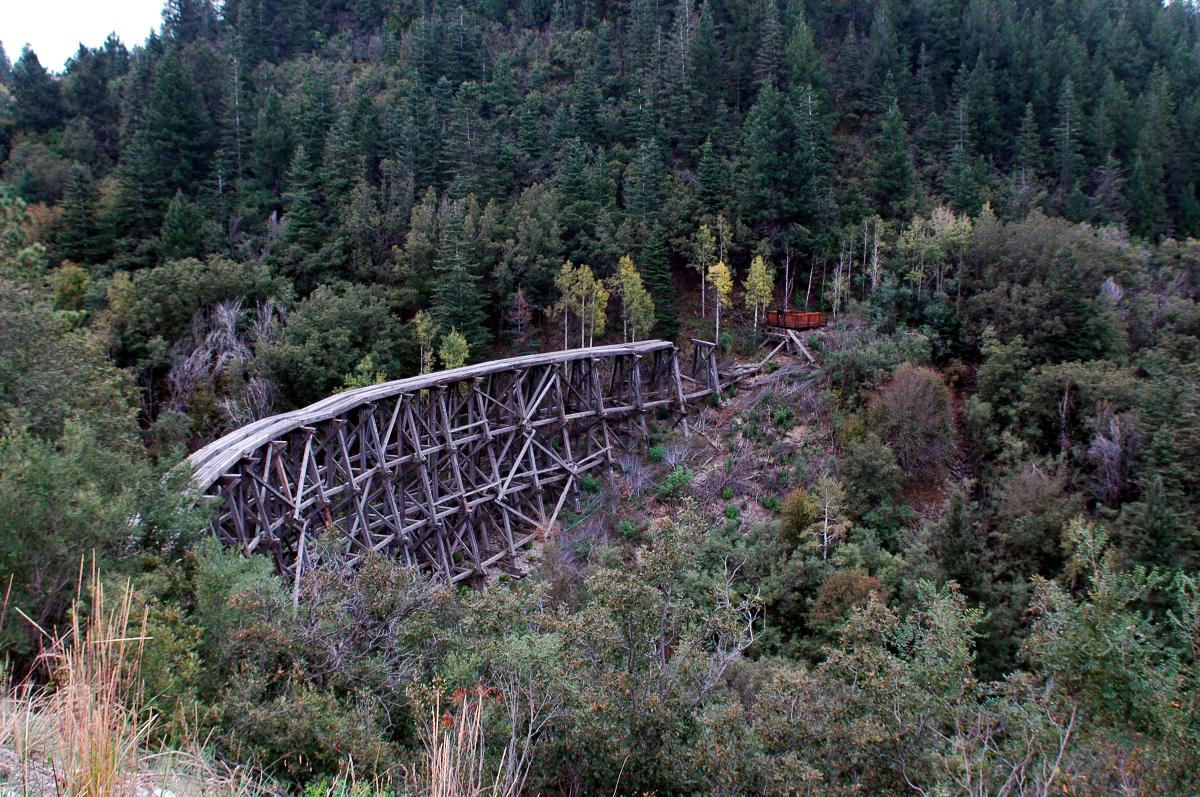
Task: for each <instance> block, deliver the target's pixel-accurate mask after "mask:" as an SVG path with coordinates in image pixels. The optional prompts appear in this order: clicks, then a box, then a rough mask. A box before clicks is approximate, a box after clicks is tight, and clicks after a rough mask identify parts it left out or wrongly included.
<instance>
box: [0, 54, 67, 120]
mask: <svg viewBox="0 0 1200 797" xmlns="http://www.w3.org/2000/svg"><path fill="white" fill-rule="evenodd" d="M12 86H13V98H14V99H15V100H16V107H15V109H14V113H13V116H14V118H15V120H16V123H17V127H18V128H20V129H22V130H28V131H30V132H33V133H45V132H47V131H49V130H53V129H54V128H56V127H59V126H60V125H62V123H63V119H64V117H65V116H66V110H65V108H64V107H63V98H62V88H61V87H60V86H59V83H58V81H56V80H55V79H54V78H52V77H50V73H49V72H47V71H46V68H45V67H44V66H42V63H41V61H39V60H38V57H37V53H35V52H34V51H33V49H32V48H31V47H29V46H28V45H26V46H25V48H24V49H22V50H21V57H20V58H18V59H17V63H16V66H14V67H13V70H12Z"/></svg>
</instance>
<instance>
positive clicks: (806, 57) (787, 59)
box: [783, 12, 827, 93]
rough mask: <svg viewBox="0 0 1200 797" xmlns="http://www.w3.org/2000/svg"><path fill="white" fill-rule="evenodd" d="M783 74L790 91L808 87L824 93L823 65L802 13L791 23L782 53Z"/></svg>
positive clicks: (824, 77) (824, 76) (824, 75)
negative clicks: (790, 29) (789, 32)
mask: <svg viewBox="0 0 1200 797" xmlns="http://www.w3.org/2000/svg"><path fill="white" fill-rule="evenodd" d="M783 72H784V75H785V76H786V77H787V81H788V85H789V87H790V88H792V89H798V88H801V87H803V86H809V87H811V88H812V89H813V90H814V91H816V92H818V93H823V92H824V88H825V81H826V78H827V76H826V74H825V65H824V64H823V63H822V62H821V55H820V53H818V52H817V46H816V44H815V43H814V42H813V34H812V28H810V27H809V26H808V21H807V20H805V18H804V14H803V12H801V13H799V14H797V15H796V19H795V21H794V22H793V23H792V32H791V34H790V35H789V36H788V41H787V47H785V48H784V51H783Z"/></svg>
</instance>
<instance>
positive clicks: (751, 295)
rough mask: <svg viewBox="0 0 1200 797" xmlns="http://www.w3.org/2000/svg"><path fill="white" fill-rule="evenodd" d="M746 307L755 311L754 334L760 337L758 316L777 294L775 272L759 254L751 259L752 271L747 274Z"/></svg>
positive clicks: (745, 284)
mask: <svg viewBox="0 0 1200 797" xmlns="http://www.w3.org/2000/svg"><path fill="white" fill-rule="evenodd" d="M743 284H744V286H745V288H746V307H749V308H751V309H753V311H754V336H755V338H757V337H758V317H759V314H760V313H761V312H764V311H765V310H766V307H767V304H768V303H770V301H771V297H773V296H774V295H775V272H774V271H773V270H772V269H771V268H770V267H769V266H767V261H765V260H763V257H762V255H758V256H756V257H755V258H754V260H752V261H750V273H749V274H748V275H746V282H745V283H743Z"/></svg>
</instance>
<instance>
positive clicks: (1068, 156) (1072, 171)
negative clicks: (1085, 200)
mask: <svg viewBox="0 0 1200 797" xmlns="http://www.w3.org/2000/svg"><path fill="white" fill-rule="evenodd" d="M1056 115H1057V121H1056V123H1055V125H1054V172H1055V178H1056V179H1057V180H1058V194H1059V201H1060V203H1062V204H1063V205H1064V206H1065V203H1066V202H1067V200H1068V198H1069V197H1070V196H1071V194H1072V193H1073V192H1074V191H1075V190H1076V189H1077V188H1078V180H1079V177H1080V174H1081V172H1082V171H1083V167H1084V162H1083V155H1082V153H1081V152H1080V143H1079V142H1080V135H1081V134H1082V131H1083V117H1082V115H1081V114H1080V112H1079V104H1078V102H1077V101H1076V99H1075V86H1074V83H1072V81H1071V78H1069V77H1068V78H1064V79H1063V83H1062V89H1061V90H1060V91H1059V94H1058V105H1057V109H1056Z"/></svg>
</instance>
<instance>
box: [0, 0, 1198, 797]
mask: <svg viewBox="0 0 1200 797" xmlns="http://www.w3.org/2000/svg"><path fill="white" fill-rule="evenodd" d="M67 23H68V21H67V20H64V24H67ZM91 44H95V43H91ZM10 46H11V43H10ZM12 58H15V60H11V59H12ZM1197 131H1200V10H1198V9H1197V7H1196V5H1195V4H1194V3H1190V2H1180V1H1178V0H1173V1H1172V2H1166V3H1163V2H1159V1H1158V0H1103V1H1101V0H1056V1H1055V2H1049V1H1048V0H1022V2H1014V0H918V2H912V3H906V2H898V1H897V0H866V1H865V2H856V3H850V2H842V1H841V0H784V2H780V1H779V0H703V2H699V3H697V2H694V1H693V0H678V1H677V2H676V0H664V1H663V2H659V0H628V2H620V3H617V2H608V0H589V1H588V2H583V0H556V1H555V2H549V1H548V0H520V2H511V3H504V2H498V0H476V1H475V2H467V3H449V2H442V1H441V0H430V1H429V2H422V3H413V2H409V0H399V1H397V2H384V1H383V0H225V1H224V2H223V3H216V2H213V0H167V3H166V6H165V8H164V10H163V17H162V26H161V29H160V31H159V32H157V33H156V34H154V35H152V36H150V37H149V38H148V39H147V40H145V41H143V42H121V41H119V40H117V39H116V38H115V37H110V38H109V39H108V40H107V41H105V42H103V43H100V44H99V46H95V47H92V46H85V45H81V46H80V48H79V50H78V52H77V53H76V55H75V56H74V57H72V58H71V59H70V60H69V61H68V62H67V64H66V65H65V68H64V69H63V70H62V71H61V72H55V71H51V70H48V69H47V68H46V67H45V66H44V65H43V64H42V63H40V62H39V60H38V56H37V54H36V53H35V52H34V51H33V50H32V49H29V48H28V47H26V48H24V49H22V50H21V51H20V52H12V53H10V54H7V55H6V54H5V52H4V50H3V48H2V47H0V579H2V581H3V585H4V587H3V588H4V598H3V601H2V602H0V649H2V651H3V662H2V674H3V676H4V677H5V679H6V681H7V687H8V697H7V698H6V699H5V700H3V701H0V791H5V790H8V791H12V792H14V793H19V794H39V793H54V794H87V795H97V797H99V796H100V795H105V796H107V795H124V794H131V793H139V794H140V793H145V794H151V793H153V790H154V789H155V788H158V787H160V786H161V787H162V788H164V789H166V788H169V789H170V791H171V793H173V794H178V795H181V796H182V795H184V794H193V793H194V794H214V793H216V794H226V793H228V794H257V793H261V794H264V795H267V794H273V795H277V794H297V795H305V796H306V797H319V796H321V795H339V796H340V797H349V796H350V795H355V797H371V796H375V797H381V796H382V795H434V794H439V795H464V796H466V795H470V797H482V795H507V796H508V797H519V796H520V795H594V794H613V795H631V796H632V795H647V794H654V795H660V796H662V797H665V796H666V795H692V794H712V795H795V794H805V795H847V796H848V795H859V794H872V795H873V794H938V795H954V794H963V795H1048V794H1051V793H1054V794H1059V793H1061V794H1067V795H1115V794H1121V795H1129V794H1146V795H1151V794H1153V795H1190V794H1196V793H1198V792H1200V465H1198V463H1200V240H1197V238H1200V197H1198V195H1197V192H1198V185H1200V135H1198V134H1197ZM783 306H790V307H795V308H801V309H809V310H816V311H821V312H824V313H828V314H829V322H828V323H827V324H826V325H825V326H823V327H822V328H821V329H819V330H815V331H813V332H811V333H806V337H805V345H806V348H807V349H808V351H809V353H810V354H811V355H812V360H811V361H810V360H809V358H807V357H803V356H796V355H795V353H794V352H793V354H792V355H787V354H780V355H779V356H777V357H776V358H775V359H773V360H771V361H769V362H768V363H766V364H765V365H764V367H763V368H762V369H761V371H760V372H759V373H757V374H755V375H754V376H752V377H751V378H749V379H748V380H746V381H745V382H744V383H743V384H741V385H739V386H737V387H736V388H734V389H731V390H729V391H727V393H726V395H724V396H722V397H721V399H720V401H716V400H714V401H713V402H712V405H711V406H706V407H701V408H697V409H696V411H695V412H694V414H693V417H691V418H690V424H689V429H688V433H687V434H684V431H683V429H682V427H672V426H671V425H669V424H668V423H665V422H662V419H655V422H654V423H652V424H651V425H650V429H649V435H648V438H647V439H646V440H645V445H644V446H642V449H641V450H639V451H637V452H633V453H630V454H629V455H627V456H622V457H621V458H619V459H618V461H617V462H616V463H615V464H614V465H613V467H611V468H607V469H603V470H599V471H597V472H596V473H595V474H593V475H589V476H587V477H586V478H583V479H581V480H580V483H579V488H580V489H579V491H578V494H577V495H576V496H575V500H573V501H571V502H570V504H569V507H570V509H569V511H566V512H564V513H563V515H562V516H561V517H560V518H559V522H557V523H555V524H553V525H552V526H551V527H549V528H544V529H541V530H540V534H539V539H538V540H537V542H536V544H534V545H533V546H531V547H530V549H529V550H527V551H526V552H525V558H526V561H525V562H524V565H523V570H522V573H523V577H521V578H512V577H511V574H509V575H505V576H498V577H496V578H493V579H490V581H491V583H489V584H488V585H486V586H485V585H483V584H472V585H461V586H456V587H453V588H451V587H447V586H445V585H443V584H440V583H439V582H438V581H437V580H436V579H432V578H430V577H429V576H428V574H424V573H421V572H416V571H414V570H409V569H406V568H404V567H403V566H402V565H401V563H400V562H398V561H396V560H393V559H389V558H387V557H384V556H381V555H369V556H366V557H365V558H364V560H363V561H362V562H360V563H359V564H358V565H357V566H356V567H348V566H346V565H345V564H344V563H343V562H342V560H341V559H340V558H339V557H338V556H337V555H336V552H335V546H334V544H333V542H331V541H328V540H321V539H315V540H313V545H314V546H315V549H314V550H315V552H314V554H313V557H314V562H316V563H317V566H314V567H312V568H310V569H308V570H306V571H304V572H303V574H302V577H300V578H296V579H295V580H294V582H287V583H285V581H284V580H283V579H281V578H280V577H279V576H278V574H277V573H276V572H275V570H274V569H273V567H272V563H271V562H270V561H269V560H268V559H267V558H266V557H262V556H242V555H239V554H238V553H237V552H236V551H230V550H226V549H223V548H222V547H221V546H219V545H218V544H217V542H216V541H215V540H214V539H212V535H211V534H210V533H209V531H208V524H209V520H210V517H209V511H208V510H206V508H205V507H204V505H203V504H202V503H200V504H198V503H197V502H196V500H195V496H194V495H193V494H192V493H191V492H190V490H189V481H188V479H189V474H188V473H187V472H186V467H181V463H183V462H184V458H185V457H186V455H187V454H188V453H190V452H192V451H195V450H196V449H197V448H199V447H200V446H202V445H204V444H206V443H208V442H210V441H212V440H214V439H216V438H218V437H220V436H221V435H223V434H225V433H226V432H229V431H231V430H233V429H236V428H239V427H241V426H243V425H245V424H247V423H250V422H252V421H254V420H257V419H260V418H263V417H266V416H269V415H271V414H274V413H278V412H285V411H288V410H291V409H295V408H298V407H303V406H305V405H307V404H310V403H312V402H315V401H317V400H319V399H322V398H324V397H326V396H329V395H331V394H334V393H336V392H338V391H342V390H346V389H350V388H355V387H361V386H365V385H371V384H375V383H377V382H382V381H384V380H390V379H399V378H403V377H408V376H412V375H415V374H418V373H427V372H430V371H434V370H438V369H442V368H449V367H454V366H459V365H463V364H464V363H475V362H481V361H485V360H488V359H494V358H499V357H506V356H510V355H514V354H522V353H530V352H537V351H547V350H551V349H558V348H565V347H576V346H584V345H592V344H595V345H599V344H602V343H610V342H619V341H625V340H639V339H647V338H665V339H669V340H674V341H677V342H678V343H679V344H680V345H681V346H684V347H687V346H690V345H691V344H690V343H689V339H690V338H693V337H694V338H701V339H704V340H708V341H711V342H712V343H715V344H716V346H717V349H718V352H719V356H720V357H721V359H722V361H723V362H724V363H726V364H733V363H743V364H745V363H749V362H754V361H758V360H760V359H761V357H762V356H763V354H764V353H765V351H767V349H764V348H763V344H764V341H765V340H766V338H765V335H766V330H765V323H764V322H765V316H764V311H766V310H768V309H773V308H777V307H783ZM335 531H336V530H335ZM322 551H324V554H322ZM114 607H115V608H114ZM160 751H166V752H160ZM6 793H7V792H6ZM160 793H161V792H160Z"/></svg>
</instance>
